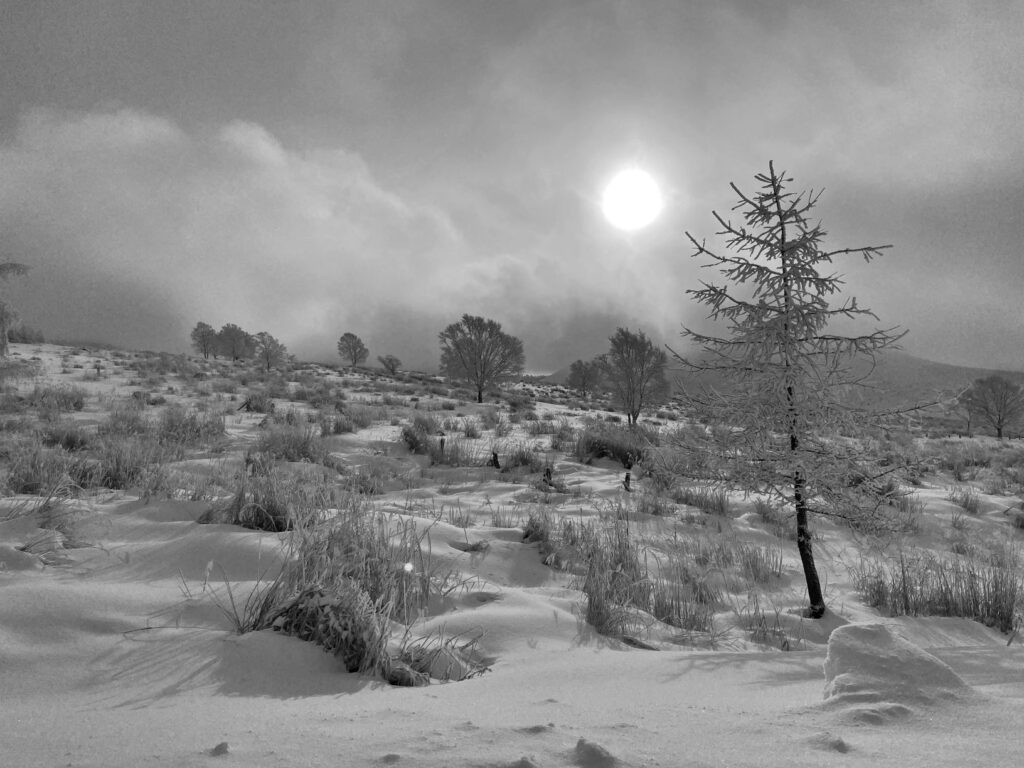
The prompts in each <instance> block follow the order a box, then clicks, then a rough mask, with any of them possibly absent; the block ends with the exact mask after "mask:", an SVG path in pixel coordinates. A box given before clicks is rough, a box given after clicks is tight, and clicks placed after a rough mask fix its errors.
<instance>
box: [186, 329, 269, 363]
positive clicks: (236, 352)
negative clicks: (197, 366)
mask: <svg viewBox="0 0 1024 768" xmlns="http://www.w3.org/2000/svg"><path fill="white" fill-rule="evenodd" d="M191 339H192V347H193V349H195V350H196V352H198V353H199V354H201V355H202V356H203V358H204V359H207V360H208V359H209V358H211V357H212V358H214V359H215V360H216V359H217V358H218V357H219V356H222V357H225V358H228V359H230V360H232V361H237V360H249V359H253V358H255V359H256V360H258V361H259V363H260V365H261V366H263V367H264V368H266V370H268V371H269V370H272V369H273V368H277V367H279V366H281V365H283V364H284V363H286V362H287V361H288V360H289V355H288V348H287V347H285V345H284V344H282V343H281V342H280V341H278V340H277V339H275V338H274V337H273V336H271V335H270V334H269V333H267V332H266V331H260V332H259V333H256V334H252V333H249V332H248V331H246V330H244V329H242V328H240V327H239V326H237V325H235V324H234V323H227V324H226V325H224V326H222V327H221V329H220V330H219V331H215V330H214V329H213V326H212V325H210V324H209V323H204V322H202V321H200V322H198V323H196V327H195V328H193V329H192V334H191Z"/></svg>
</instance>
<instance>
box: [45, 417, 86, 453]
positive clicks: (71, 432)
mask: <svg viewBox="0 0 1024 768" xmlns="http://www.w3.org/2000/svg"><path fill="white" fill-rule="evenodd" d="M91 439H92V436H91V435H90V434H89V433H88V432H87V431H86V430H85V429H84V428H83V427H81V426H79V425H78V424H76V423H75V422H73V421H58V422H54V423H51V424H47V425H46V426H45V427H44V428H43V431H42V440H43V444H44V445H46V446H50V447H54V446H59V447H61V448H63V449H64V450H66V451H81V450H84V449H85V448H88V447H89V443H90V441H91Z"/></svg>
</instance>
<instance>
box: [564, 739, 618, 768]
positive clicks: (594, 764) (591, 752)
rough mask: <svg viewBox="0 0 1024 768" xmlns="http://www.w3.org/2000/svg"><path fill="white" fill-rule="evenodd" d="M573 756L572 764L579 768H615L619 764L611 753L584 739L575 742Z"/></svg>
mask: <svg viewBox="0 0 1024 768" xmlns="http://www.w3.org/2000/svg"><path fill="white" fill-rule="evenodd" d="M573 756H574V758H575V760H574V762H575V763H576V765H578V766H581V768H615V766H617V765H618V764H619V761H618V760H616V759H615V757H614V756H613V755H612V753H611V752H609V751H608V750H607V749H605V748H604V747H602V746H601V745H600V744H595V743H594V742H592V741H587V740H586V739H580V740H579V741H578V742H576V749H575V751H574V755H573Z"/></svg>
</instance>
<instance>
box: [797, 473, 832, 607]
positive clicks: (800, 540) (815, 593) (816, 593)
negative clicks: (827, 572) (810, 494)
mask: <svg viewBox="0 0 1024 768" xmlns="http://www.w3.org/2000/svg"><path fill="white" fill-rule="evenodd" d="M804 486H805V481H804V478H803V476H802V475H801V474H800V473H799V472H797V474H796V476H795V477H794V478H793V501H794V502H795V504H796V548H797V551H798V552H799V553H800V564H801V565H802V566H803V569H804V579H805V580H806V581H807V598H808V600H809V601H810V607H809V608H808V609H807V612H806V614H805V615H806V616H807V618H809V619H820V618H821V617H822V616H824V615H825V597H824V596H823V595H822V594H821V580H820V579H819V578H818V568H817V566H815V564H814V551H813V550H812V548H811V529H810V525H809V524H808V510H807V499H806V498H804Z"/></svg>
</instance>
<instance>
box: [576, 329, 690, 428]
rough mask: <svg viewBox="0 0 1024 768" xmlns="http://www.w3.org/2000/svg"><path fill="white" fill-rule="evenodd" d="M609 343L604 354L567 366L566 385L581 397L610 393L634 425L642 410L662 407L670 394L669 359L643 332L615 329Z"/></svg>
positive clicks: (628, 420) (629, 421)
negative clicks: (603, 390)
mask: <svg viewBox="0 0 1024 768" xmlns="http://www.w3.org/2000/svg"><path fill="white" fill-rule="evenodd" d="M608 341H609V342H610V343H611V347H610V348H609V350H608V351H607V352H605V353H604V354H602V355H598V356H597V357H596V358H594V359H593V360H590V361H585V360H577V361H576V362H574V363H573V364H572V365H571V366H569V377H568V378H567V379H566V384H568V385H569V386H570V387H572V388H573V389H575V390H577V391H578V392H579V393H580V394H581V395H583V396H584V397H586V396H588V395H592V394H595V393H596V392H598V391H600V390H602V389H607V390H610V391H611V393H612V395H613V396H614V398H615V402H616V404H617V405H618V406H619V407H620V408H622V411H623V412H624V413H625V414H626V420H627V422H628V423H630V424H636V423H637V421H638V419H639V418H640V413H641V412H642V411H643V409H644V408H652V407H657V406H658V405H661V404H662V403H664V402H665V401H666V400H667V399H668V397H669V395H670V394H671V387H670V386H669V383H668V379H667V377H666V369H667V364H668V355H667V354H666V353H665V351H664V350H661V349H658V347H656V346H655V345H654V342H652V341H651V340H650V339H649V338H647V335H646V334H645V333H644V332H643V331H637V332H636V333H633V332H632V331H630V330H629V329H628V328H617V329H616V330H615V335H614V336H612V337H611V338H610V339H609V340H608Z"/></svg>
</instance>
